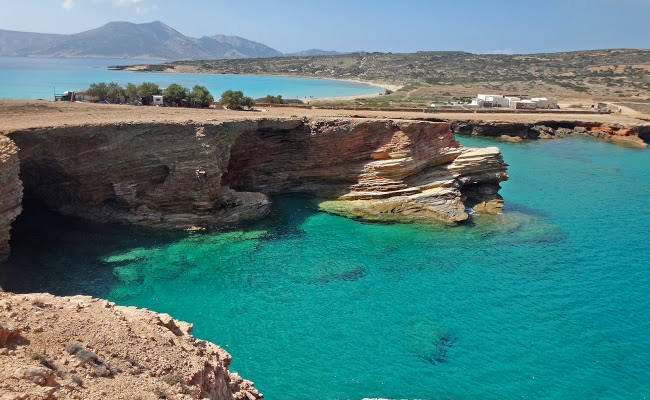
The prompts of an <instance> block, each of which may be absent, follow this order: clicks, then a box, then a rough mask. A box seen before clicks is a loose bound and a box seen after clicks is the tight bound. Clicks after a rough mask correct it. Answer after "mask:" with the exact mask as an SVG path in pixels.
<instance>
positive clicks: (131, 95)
mask: <svg viewBox="0 0 650 400" xmlns="http://www.w3.org/2000/svg"><path fill="white" fill-rule="evenodd" d="M124 92H125V94H126V97H127V99H128V100H129V102H134V101H136V100H140V96H138V87H137V86H135V85H134V84H133V83H127V84H126V88H125V89H124Z"/></svg>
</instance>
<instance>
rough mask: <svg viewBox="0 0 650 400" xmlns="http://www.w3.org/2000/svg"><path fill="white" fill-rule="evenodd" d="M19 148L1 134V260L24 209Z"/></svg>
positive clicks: (4, 257) (7, 252) (7, 253)
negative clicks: (14, 222)
mask: <svg viewBox="0 0 650 400" xmlns="http://www.w3.org/2000/svg"><path fill="white" fill-rule="evenodd" d="M17 152H18V149H17V148H16V146H15V145H14V143H13V142H12V141H11V140H9V139H8V138H7V137H5V136H2V135H0V262H2V261H4V259H6V258H7V256H8V255H9V231H10V230H11V223H12V222H13V220H14V219H15V218H16V217H17V216H18V215H19V214H20V212H21V211H22V206H21V205H22V195H23V186H22V184H21V182H20V178H19V177H18V170H19V162H18V155H17Z"/></svg>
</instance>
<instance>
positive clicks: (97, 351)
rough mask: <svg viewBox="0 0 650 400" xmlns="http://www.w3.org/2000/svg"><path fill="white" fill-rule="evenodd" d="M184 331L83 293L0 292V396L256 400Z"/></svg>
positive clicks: (221, 357) (217, 351)
mask: <svg viewBox="0 0 650 400" xmlns="http://www.w3.org/2000/svg"><path fill="white" fill-rule="evenodd" d="M191 330H192V325H191V324H188V323H186V322H181V321H176V320H174V319H172V318H171V317H170V316H169V315H167V314H158V313H155V312H152V311H147V310H141V309H137V308H135V307H122V306H116V305H114V304H113V303H110V302H108V301H106V300H100V299H94V298H91V297H89V296H74V297H57V296H52V295H50V294H46V293H32V294H28V295H19V294H11V293H6V292H0V399H3V400H5V399H15V400H18V399H21V400H32V399H55V398H57V399H84V400H94V399H97V400H99V399H101V400H104V399H138V398H141V399H159V398H169V399H171V398H173V399H213V400H254V399H259V398H262V395H261V394H260V393H259V392H258V391H257V390H256V389H255V388H254V386H253V383H252V382H250V381H247V380H245V379H242V378H241V377H240V376H239V375H238V374H236V373H233V372H230V371H229V370H228V365H229V364H230V361H231V357H230V354H228V353H227V352H226V351H225V350H223V349H222V348H220V347H219V346H217V345H214V344H212V343H210V342H206V341H203V340H198V339H195V338H194V337H193V336H192V335H190V334H189V333H190V331H191Z"/></svg>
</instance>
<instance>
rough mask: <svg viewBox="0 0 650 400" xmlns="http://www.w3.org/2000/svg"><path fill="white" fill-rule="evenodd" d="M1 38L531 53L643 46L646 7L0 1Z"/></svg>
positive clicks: (406, 0)
mask: <svg viewBox="0 0 650 400" xmlns="http://www.w3.org/2000/svg"><path fill="white" fill-rule="evenodd" d="M0 5H1V6H0V29H11V30H24V31H32V32H48V33H75V32H79V31H83V30H86V29H91V28H95V27H98V26H100V25H102V24H104V23H106V22H109V21H132V22H149V21H153V20H160V21H162V22H165V23H166V24H168V25H170V26H172V27H173V28H175V29H177V30H178V31H180V32H181V33H184V34H186V35H189V36H195V37H199V36H202V35H212V34H216V33H224V34H230V35H238V36H242V37H245V38H247V39H251V40H255V41H259V42H262V43H264V44H266V45H269V46H271V47H273V48H276V49H278V50H280V51H284V52H291V51H297V50H304V49H308V48H320V49H327V50H339V51H355V50H367V51H392V52H411V51H417V50H464V51H470V52H475V53H494V52H502V53H530V52H542V51H565V50H582V49H596V48H618V47H634V48H649V47H650V30H649V29H648V26H649V25H650V0H562V1H556V0H535V1H532V0H531V1H529V0H519V1H506V0H491V1H485V0H482V1H471V0H464V1H462V0H457V1H437V0H429V1H425V0H403V1H399V0H392V1H385V0H374V1H369V0H357V1H354V0H347V1H345V0H303V1H299V0H265V1H257V0H245V1H238V0H229V1H221V0H175V1H170V0H0Z"/></svg>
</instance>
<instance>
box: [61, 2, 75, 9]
mask: <svg viewBox="0 0 650 400" xmlns="http://www.w3.org/2000/svg"><path fill="white" fill-rule="evenodd" d="M61 7H63V9H65V10H72V7H74V1H73V0H63V2H62V3H61Z"/></svg>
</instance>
